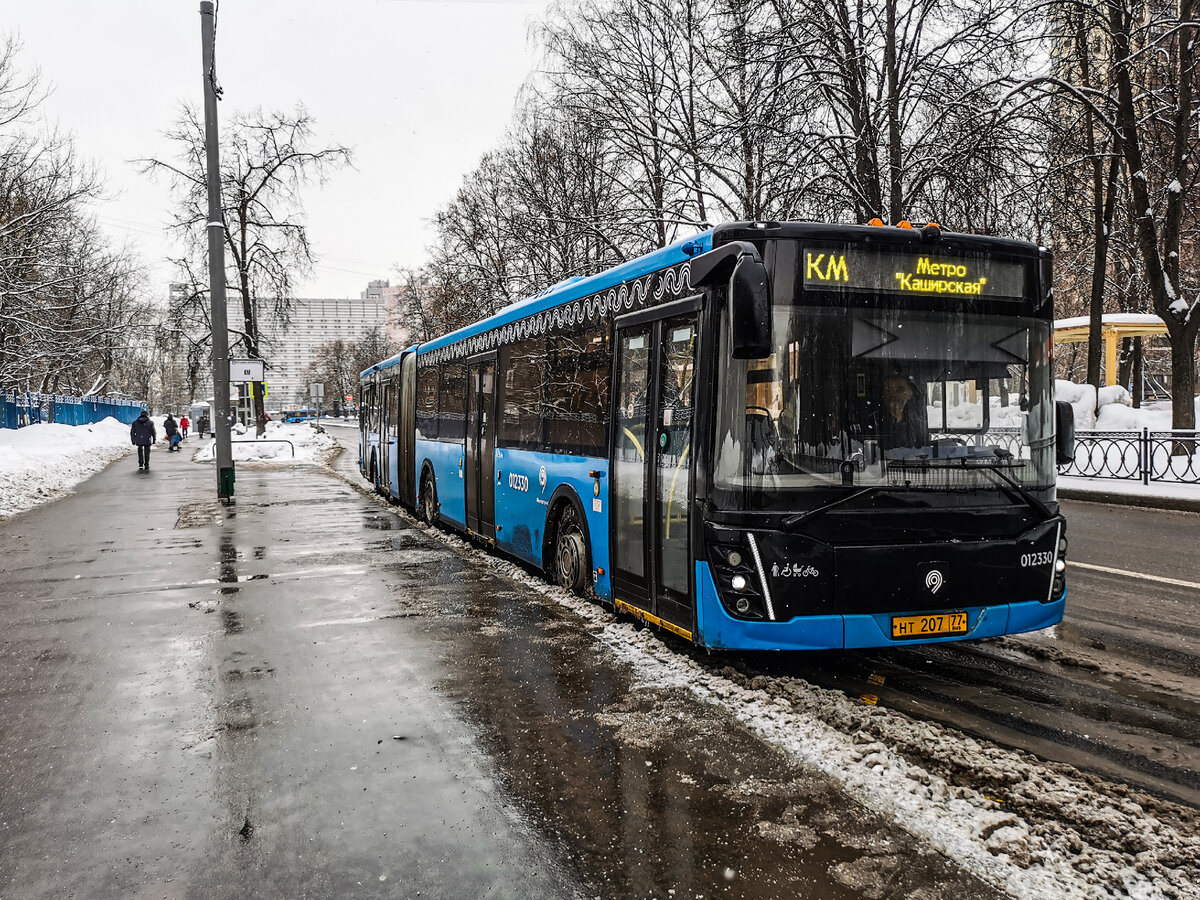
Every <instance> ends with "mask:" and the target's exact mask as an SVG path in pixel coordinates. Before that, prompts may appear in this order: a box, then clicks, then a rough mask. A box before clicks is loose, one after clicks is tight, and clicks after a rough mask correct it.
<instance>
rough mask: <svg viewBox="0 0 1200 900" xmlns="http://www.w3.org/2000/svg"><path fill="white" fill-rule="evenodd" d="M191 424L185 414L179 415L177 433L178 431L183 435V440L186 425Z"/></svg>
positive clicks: (185, 434) (185, 433)
mask: <svg viewBox="0 0 1200 900" xmlns="http://www.w3.org/2000/svg"><path fill="white" fill-rule="evenodd" d="M191 424H192V423H191V422H189V421H188V417H187V416H180V417H179V433H180V434H181V435H183V439H184V440H185V441H186V440H187V430H188V426H189V425H191Z"/></svg>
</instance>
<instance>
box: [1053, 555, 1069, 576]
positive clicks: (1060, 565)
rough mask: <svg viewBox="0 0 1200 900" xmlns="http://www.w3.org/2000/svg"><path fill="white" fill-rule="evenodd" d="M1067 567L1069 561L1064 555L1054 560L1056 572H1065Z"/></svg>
mask: <svg viewBox="0 0 1200 900" xmlns="http://www.w3.org/2000/svg"><path fill="white" fill-rule="evenodd" d="M1066 568H1067V561H1066V560H1065V559H1063V558H1062V557H1059V558H1058V559H1056V560H1055V561H1054V571H1055V572H1065V571H1066Z"/></svg>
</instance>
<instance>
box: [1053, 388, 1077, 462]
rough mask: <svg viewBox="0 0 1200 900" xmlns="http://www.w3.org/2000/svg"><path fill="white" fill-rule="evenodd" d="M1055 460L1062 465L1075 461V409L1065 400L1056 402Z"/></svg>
mask: <svg viewBox="0 0 1200 900" xmlns="http://www.w3.org/2000/svg"><path fill="white" fill-rule="evenodd" d="M1054 461H1055V462H1057V463H1058V464H1059V465H1060V466H1065V465H1067V464H1068V463H1072V462H1074V461H1075V410H1074V409H1072V408H1071V404H1070V403H1067V402H1066V401H1065V400H1058V401H1056V402H1055V404H1054Z"/></svg>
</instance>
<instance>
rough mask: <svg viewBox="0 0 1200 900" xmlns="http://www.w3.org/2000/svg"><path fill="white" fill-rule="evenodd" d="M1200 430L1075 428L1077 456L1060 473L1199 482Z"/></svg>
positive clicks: (1148, 480) (1149, 480)
mask: <svg viewBox="0 0 1200 900" xmlns="http://www.w3.org/2000/svg"><path fill="white" fill-rule="evenodd" d="M1197 450H1200V431H1151V430H1150V429H1148V428H1143V429H1142V430H1141V431H1076V432H1075V459H1074V460H1073V461H1072V462H1071V463H1070V464H1068V465H1065V466H1060V467H1059V469H1058V474H1060V475H1084V476H1088V477H1091V478H1124V479H1127V480H1130V481H1140V482H1141V483H1142V484H1150V482H1152V481H1161V482H1173V483H1179V484H1200V460H1197V458H1196V452H1197Z"/></svg>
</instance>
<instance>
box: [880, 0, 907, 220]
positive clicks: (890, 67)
mask: <svg viewBox="0 0 1200 900" xmlns="http://www.w3.org/2000/svg"><path fill="white" fill-rule="evenodd" d="M896 2H897V0H887V43H886V44H885V45H884V65H885V66H886V67H887V123H888V213H889V218H888V223H887V224H889V225H895V224H896V223H897V222H899V221H900V220H901V219H903V218H904V181H903V179H904V172H903V168H902V166H903V161H902V159H901V155H900V73H899V63H898V62H897V60H896Z"/></svg>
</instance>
